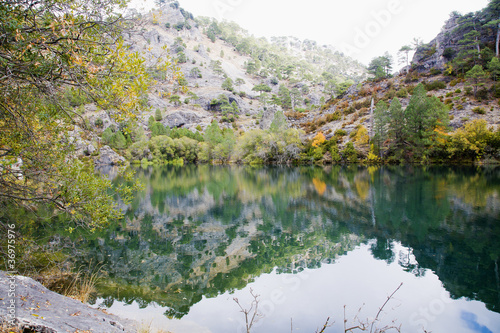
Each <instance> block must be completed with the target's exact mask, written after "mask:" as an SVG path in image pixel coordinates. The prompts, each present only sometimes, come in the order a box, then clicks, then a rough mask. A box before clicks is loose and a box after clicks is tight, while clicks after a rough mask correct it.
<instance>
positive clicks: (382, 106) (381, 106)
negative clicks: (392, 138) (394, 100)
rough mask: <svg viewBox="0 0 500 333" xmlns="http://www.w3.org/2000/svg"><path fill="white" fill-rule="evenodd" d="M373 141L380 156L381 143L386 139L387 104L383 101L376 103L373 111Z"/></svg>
mask: <svg viewBox="0 0 500 333" xmlns="http://www.w3.org/2000/svg"><path fill="white" fill-rule="evenodd" d="M373 117H374V119H373V143H374V144H375V146H376V147H377V150H378V151H379V154H380V156H382V144H383V143H384V142H385V140H386V139H387V125H388V121H389V119H388V106H387V104H386V103H385V102H384V101H380V102H378V103H377V107H376V108H375V110H374V111H373Z"/></svg>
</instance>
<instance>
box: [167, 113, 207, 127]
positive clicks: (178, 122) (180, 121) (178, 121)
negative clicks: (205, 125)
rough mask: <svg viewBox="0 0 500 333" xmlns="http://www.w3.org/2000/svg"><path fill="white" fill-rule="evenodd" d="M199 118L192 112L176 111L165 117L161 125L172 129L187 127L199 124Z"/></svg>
mask: <svg viewBox="0 0 500 333" xmlns="http://www.w3.org/2000/svg"><path fill="white" fill-rule="evenodd" d="M200 119H201V118H200V116H199V115H198V114H196V113H195V112H192V111H177V112H174V113H171V114H169V115H167V116H166V117H165V118H164V119H163V120H162V124H163V125H165V126H167V127H170V128H174V127H183V126H189V125H192V124H197V123H199V122H200Z"/></svg>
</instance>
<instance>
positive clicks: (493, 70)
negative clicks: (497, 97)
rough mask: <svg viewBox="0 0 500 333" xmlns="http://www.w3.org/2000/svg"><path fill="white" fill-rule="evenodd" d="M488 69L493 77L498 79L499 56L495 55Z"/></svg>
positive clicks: (499, 74) (499, 69)
mask: <svg viewBox="0 0 500 333" xmlns="http://www.w3.org/2000/svg"><path fill="white" fill-rule="evenodd" d="M488 71H489V72H490V76H491V78H492V79H493V80H495V81H496V80H497V78H498V76H500V60H499V59H498V58H497V57H493V58H492V59H491V61H490V62H489V63H488Z"/></svg>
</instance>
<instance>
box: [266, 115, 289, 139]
mask: <svg viewBox="0 0 500 333" xmlns="http://www.w3.org/2000/svg"><path fill="white" fill-rule="evenodd" d="M287 128H288V124H287V121H286V118H285V115H284V114H283V112H282V111H280V110H278V111H276V112H275V113H274V116H273V121H272V122H271V126H270V127H269V131H270V132H271V133H274V134H280V133H282V132H284V131H285V130H286V129H287Z"/></svg>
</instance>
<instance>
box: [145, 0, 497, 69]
mask: <svg viewBox="0 0 500 333" xmlns="http://www.w3.org/2000/svg"><path fill="white" fill-rule="evenodd" d="M135 1H138V2H141V3H143V4H144V5H145V6H146V7H149V6H151V5H152V4H153V3H154V2H153V0H135ZM179 3H180V5H181V7H183V8H184V9H186V10H188V11H189V12H192V13H193V14H194V15H195V16H200V15H201V16H210V17H215V18H216V19H218V20H223V19H225V20H228V21H234V22H236V23H238V24H239V25H240V26H242V27H243V28H244V29H246V30H248V31H249V32H250V34H253V35H255V37H261V36H264V37H267V38H268V39H269V37H271V36H295V37H298V38H300V39H311V40H315V41H317V42H318V43H319V44H320V45H323V44H329V45H333V46H334V47H336V48H337V49H339V50H341V51H344V53H347V54H349V55H350V56H352V57H353V58H354V59H357V60H359V61H361V62H362V63H364V64H365V65H367V64H368V63H369V62H370V60H371V59H372V58H374V57H377V56H380V55H382V54H383V53H384V52H385V51H389V53H391V54H393V56H394V60H395V66H394V67H395V68H396V67H400V65H397V51H398V50H399V49H400V48H401V46H403V45H405V44H410V43H411V42H412V40H413V38H414V37H419V38H422V39H423V41H424V42H429V41H430V40H431V39H433V38H434V37H435V36H436V35H437V34H438V33H439V31H440V29H441V27H442V26H443V24H444V22H445V21H446V20H447V19H448V17H449V14H450V13H451V12H452V11H458V12H461V13H468V12H471V11H477V10H480V9H482V8H484V7H485V6H486V5H487V3H488V0H326V1H325V0H179Z"/></svg>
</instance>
